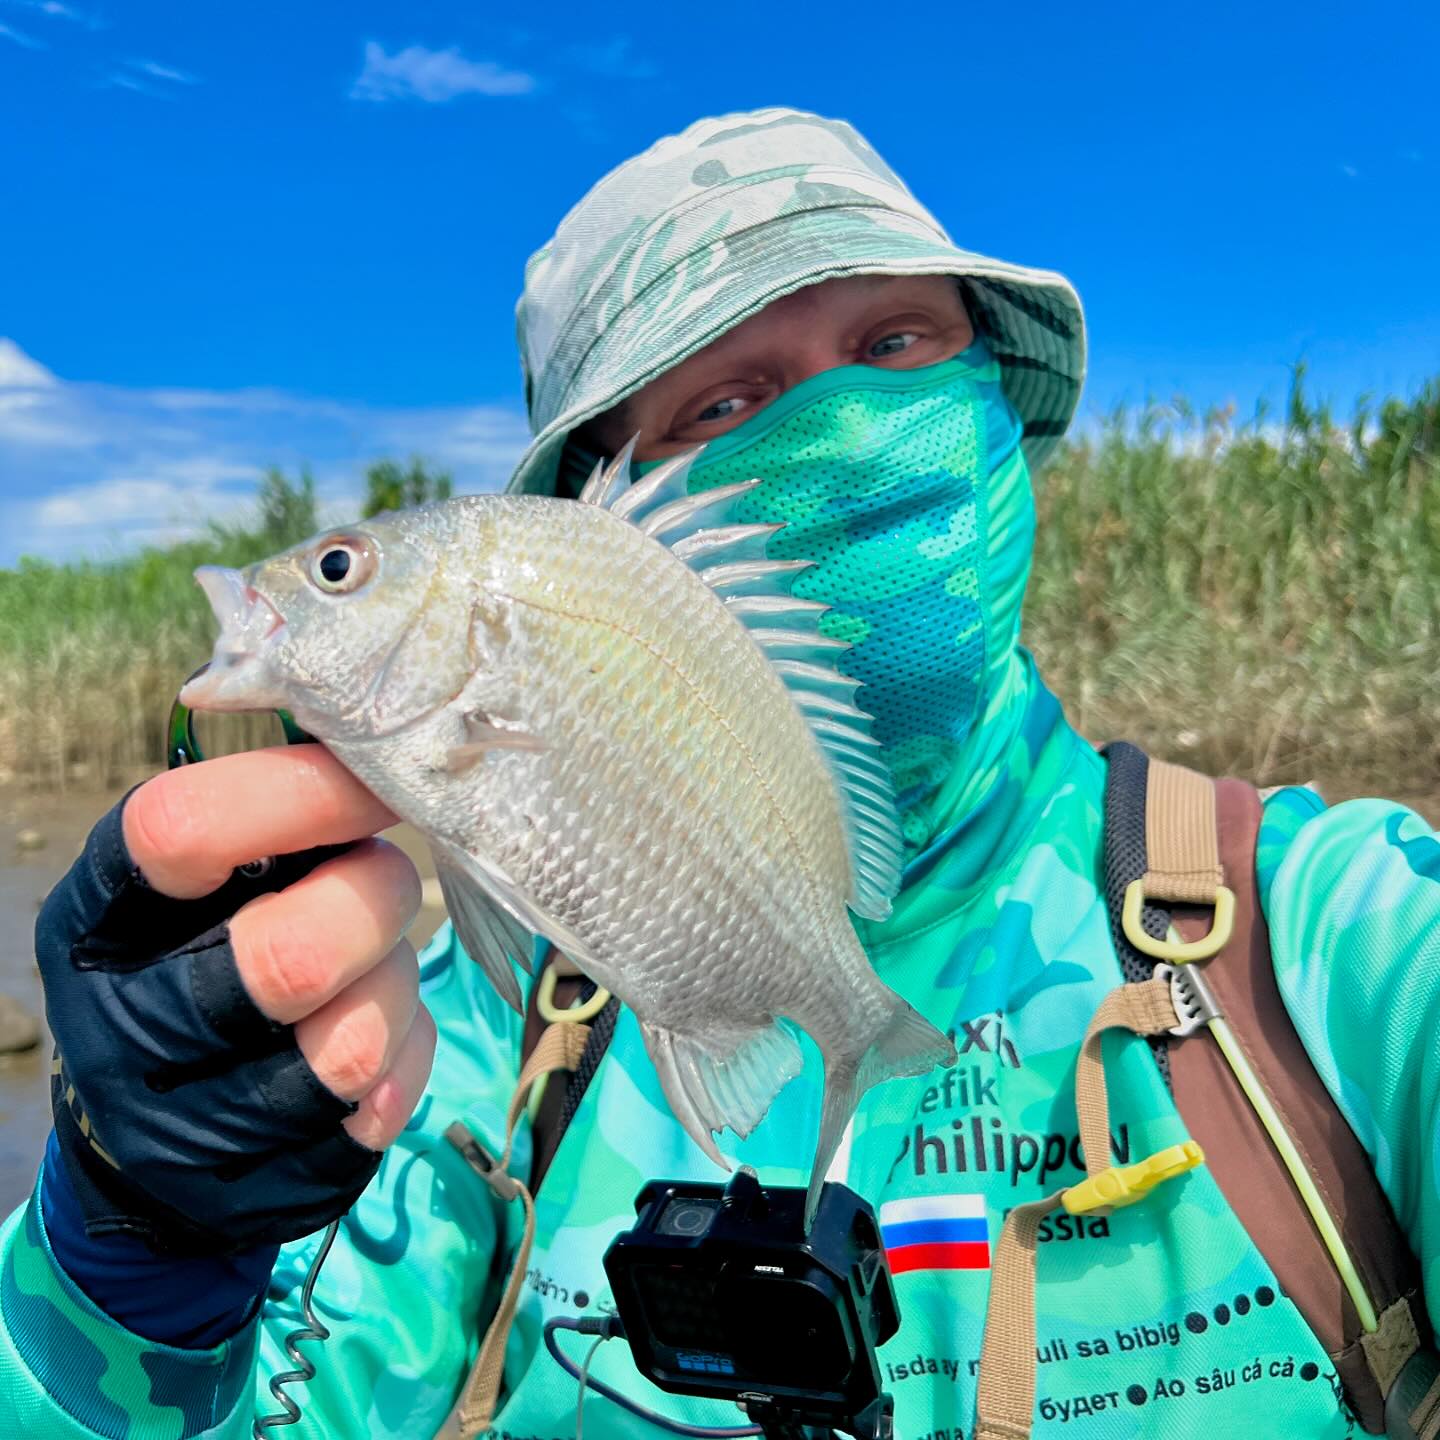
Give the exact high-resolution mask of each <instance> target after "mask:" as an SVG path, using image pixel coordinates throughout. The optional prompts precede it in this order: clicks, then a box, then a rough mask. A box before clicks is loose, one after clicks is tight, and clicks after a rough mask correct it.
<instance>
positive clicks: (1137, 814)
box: [1100, 740, 1170, 1085]
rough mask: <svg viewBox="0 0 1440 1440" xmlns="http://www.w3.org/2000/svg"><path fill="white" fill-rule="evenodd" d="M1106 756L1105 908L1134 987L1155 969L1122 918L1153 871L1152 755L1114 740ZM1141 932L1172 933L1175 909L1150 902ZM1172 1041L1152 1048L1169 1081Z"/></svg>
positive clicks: (1157, 1040) (1156, 1041)
mask: <svg viewBox="0 0 1440 1440" xmlns="http://www.w3.org/2000/svg"><path fill="white" fill-rule="evenodd" d="M1100 753H1101V754H1102V755H1104V756H1105V759H1106V761H1107V769H1106V775H1105V840H1104V861H1105V909H1106V912H1107V913H1108V915H1109V917H1110V935H1111V938H1112V939H1113V941H1114V943H1115V954H1116V955H1117V957H1118V958H1119V960H1120V972H1121V974H1123V975H1124V977H1125V979H1126V980H1128V981H1129V982H1131V983H1132V984H1134V983H1136V982H1138V981H1141V980H1148V979H1150V977H1151V974H1152V973H1153V971H1154V969H1155V961H1154V959H1153V958H1152V957H1151V956H1149V955H1146V954H1143V953H1142V952H1141V951H1139V950H1137V949H1136V948H1135V947H1134V946H1133V945H1132V944H1131V943H1130V941H1129V940H1127V939H1126V938H1125V928H1124V925H1123V924H1122V915H1123V912H1124V908H1125V892H1126V890H1127V889H1129V887H1130V885H1131V884H1132V882H1134V881H1136V880H1140V879H1143V878H1144V875H1145V871H1146V870H1147V869H1148V868H1149V864H1148V860H1147V857H1146V853H1145V800H1146V795H1147V788H1148V780H1149V775H1150V757H1149V756H1148V755H1146V753H1145V752H1144V751H1143V750H1141V749H1140V748H1139V747H1138V746H1136V745H1132V744H1130V743H1129V741H1127V740H1115V741H1112V742H1111V743H1110V744H1109V745H1107V746H1105V748H1104V749H1103V750H1102V751H1101V752H1100ZM1140 924H1141V928H1142V929H1143V930H1144V931H1145V933H1146V934H1147V935H1150V936H1153V937H1154V938H1155V939H1156V940H1163V939H1164V938H1165V936H1166V934H1167V933H1168V932H1169V929H1170V911H1169V910H1168V909H1167V908H1165V907H1164V906H1162V905H1152V904H1151V903H1150V902H1149V901H1148V900H1147V901H1146V902H1145V906H1144V908H1143V909H1142V910H1141V912H1140ZM1167 1043H1168V1041H1167V1037H1166V1036H1164V1035H1158V1036H1154V1037H1152V1038H1151V1040H1150V1048H1151V1049H1152V1050H1153V1051H1154V1052H1155V1063H1156V1064H1157V1065H1159V1067H1160V1073H1161V1075H1163V1076H1164V1077H1165V1083H1166V1085H1169V1083H1170V1054H1169V1051H1168V1049H1167V1048H1166V1047H1167Z"/></svg>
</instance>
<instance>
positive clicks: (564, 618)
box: [181, 449, 955, 1223]
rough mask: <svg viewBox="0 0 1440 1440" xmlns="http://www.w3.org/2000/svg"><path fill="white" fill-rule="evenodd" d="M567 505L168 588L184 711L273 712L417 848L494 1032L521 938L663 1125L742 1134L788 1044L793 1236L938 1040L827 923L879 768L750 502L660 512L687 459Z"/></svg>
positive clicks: (784, 1062)
mask: <svg viewBox="0 0 1440 1440" xmlns="http://www.w3.org/2000/svg"><path fill="white" fill-rule="evenodd" d="M696 453H698V452H690V453H689V454H687V455H684V456H679V457H676V458H675V459H673V460H670V461H667V462H666V463H665V464H663V465H661V466H659V467H657V468H656V469H654V470H653V471H651V472H649V473H648V474H647V475H646V476H645V477H644V478H643V479H641V480H639V481H638V482H636V483H634V484H633V485H632V484H631V483H630V480H629V450H628V449H627V450H626V452H624V453H623V454H622V455H621V456H620V457H619V458H618V459H617V460H616V461H614V462H613V463H612V464H611V465H610V466H609V467H608V468H607V469H600V468H597V470H596V473H595V475H594V476H592V478H591V480H590V483H589V484H588V485H587V486H586V488H585V491H584V492H583V493H582V495H581V497H580V500H581V503H578V504H577V503H576V502H575V501H573V500H564V499H550V498H541V497H535V496H504V495H484V496H479V495H477V496H466V497H462V498H459V499H453V500H446V501H441V502H438V503H436V504H433V505H427V506H424V507H422V508H419V509H416V510H412V511H406V512H401V513H399V514H393V515H386V516H381V517H377V518H376V519H374V520H370V521H366V522H364V523H362V524H358V525H353V526H346V527H344V528H342V529H338V530H333V531H330V532H328V533H326V534H324V535H321V536H319V537H317V538H316V539H314V540H312V541H309V542H307V543H306V544H304V545H301V546H298V547H296V548H295V549H293V550H290V551H288V552H286V553H285V554H283V555H279V556H277V557H276V558H274V559H271V560H267V561H264V562H262V563H260V564H258V565H255V566H252V567H250V568H249V569H248V570H246V571H244V572H243V573H242V572H238V571H234V570H225V569H221V568H218V567H211V566H206V567H202V569H200V570H199V571H197V579H198V580H199V582H200V584H201V585H202V586H203V587H204V589H205V591H206V593H207V595H208V596H209V598H210V602H211V604H212V606H213V608H214V610H215V614H216V616H217V618H218V619H219V621H220V637H219V639H218V641H217V642H216V646H215V654H214V660H213V662H212V664H211V667H210V669H209V670H208V671H207V672H206V673H205V674H204V675H202V676H201V677H199V678H198V679H196V680H193V681H192V682H191V683H190V684H189V685H188V686H186V688H185V689H184V690H183V691H182V693H181V699H182V700H183V701H184V702H185V703H186V704H189V705H193V706H195V707H197V708H200V709H212V710H239V709H256V708H261V707H270V706H274V707H283V708H286V709H288V710H290V711H291V713H292V714H293V715H294V716H295V718H296V720H297V721H298V722H299V723H300V724H301V725H302V726H303V727H304V728H305V729H306V730H308V731H309V732H310V733H311V734H313V735H315V736H316V737H317V738H319V739H320V740H322V741H323V742H324V743H325V744H326V745H327V746H328V747H329V749H330V750H331V751H332V752H333V753H334V754H335V755H336V756H337V757H338V758H339V759H340V761H341V762H342V763H343V764H344V765H346V766H347V767H348V768H349V769H350V770H351V771H352V772H353V773H354V774H355V775H356V776H357V777H358V778H359V779H360V780H361V781H362V782H363V783H364V784H365V785H367V786H369V788H370V789H371V790H373V791H374V792H375V794H376V795H378V796H379V797H380V798H381V799H382V800H384V801H385V803H386V804H387V805H389V806H390V808H391V809H392V810H394V811H395V813H396V814H398V815H400V816H402V817H404V818H405V819H407V820H409V821H411V822H412V823H413V824H414V825H416V826H417V827H418V828H419V829H420V830H421V831H422V832H423V833H424V834H425V836H426V838H427V839H428V840H429V842H430V844H431V847H432V849H433V851H434V856H435V863H436V868H437V871H438V874H439V877H440V884H441V887H442V889H443V891H444V895H445V900H446V905H447V908H448V909H449V912H450V915H451V918H452V920H453V922H454V924H455V928H456V931H457V933H458V935H459V938H460V940H461V942H462V944H463V945H464V947H465V949H466V951H467V952H468V953H469V954H470V955H471V956H472V957H473V958H474V959H475V960H477V961H478V962H479V963H480V964H481V965H483V966H484V967H485V970H486V972H487V974H488V975H489V977H490V979H491V980H492V982H493V983H494V984H495V986H496V988H497V989H498V990H499V991H500V993H501V994H503V995H504V996H505V998H506V999H507V1000H508V1001H509V1002H510V1003H511V1004H512V1005H514V1006H515V1007H516V1008H517V1009H518V1008H519V1007H520V1003H521V1000H520V987H519V984H518V982H517V979H516V973H515V964H516V963H518V964H519V965H521V966H523V967H525V968H528V966H529V963H530V956H531V946H532V940H531V936H532V935H534V934H539V935H543V936H545V937H546V938H547V939H549V940H550V941H551V942H552V943H553V944H555V945H556V946H558V947H559V949H560V950H562V951H563V952H564V953H565V954H566V955H568V956H569V957H570V958H571V959H573V960H574V961H575V963H576V964H577V965H579V966H580V967H581V969H583V970H584V971H585V972H586V973H587V974H588V975H589V976H590V977H591V979H593V980H594V981H595V982H596V983H597V984H599V985H603V986H604V987H605V988H606V989H608V990H610V991H611V992H612V993H613V994H615V995H617V996H618V997H619V998H620V1000H621V1001H622V1003H624V1004H625V1005H627V1006H629V1008H630V1009H631V1010H632V1011H634V1013H635V1015H636V1017H637V1019H638V1020H639V1022H640V1026H641V1030H642V1032H643V1034H644V1038H645V1043H646V1046H647V1048H648V1050H649V1054H650V1057H651V1059H652V1060H653V1062H654V1064H655V1068H656V1070H657V1071H658V1073H659V1076H660V1080H661V1083H662V1085H663V1087H664V1091H665V1095H666V1098H667V1100H668V1101H669V1103H670V1106H671V1108H672V1110H673V1111H674V1112H675V1115H676V1117H677V1118H678V1119H679V1121H680V1122H681V1124H682V1125H684V1127H685V1129H686V1130H687V1131H688V1132H689V1134H690V1135H691V1136H692V1137H693V1138H694V1140H695V1142H696V1144H698V1145H699V1146H700V1148H701V1149H702V1150H704V1151H705V1153H706V1154H707V1155H709V1156H710V1158H711V1159H713V1160H714V1161H715V1162H716V1163H717V1164H719V1165H721V1166H725V1164H726V1162H725V1161H724V1160H723V1158H722V1157H721V1154H720V1151H719V1150H718V1149H717V1147H716V1145H715V1141H714V1139H713V1135H715V1134H718V1133H719V1132H720V1131H721V1130H722V1129H724V1128H725V1127H726V1126H729V1127H730V1128H731V1129H732V1130H734V1131H735V1132H736V1133H738V1134H739V1135H741V1136H745V1135H748V1134H749V1133H750V1131H751V1130H752V1129H753V1128H754V1127H755V1126H756V1125H757V1124H758V1123H759V1121H760V1120H761V1119H762V1118H763V1116H764V1115H765V1112H766V1111H767V1110H768V1109H769V1106H770V1103H771V1101H772V1100H773V1099H774V1097H775V1095H776V1094H777V1093H778V1091H779V1090H780V1089H781V1087H782V1086H783V1085H785V1084H786V1082H787V1081H789V1080H790V1079H791V1078H793V1077H794V1076H795V1075H796V1074H798V1073H799V1070H800V1068H801V1053H800V1047H799V1044H798V1042H797V1040H796V1038H795V1036H794V1033H793V1032H792V1030H791V1029H789V1028H787V1027H786V1026H785V1025H782V1024H777V1020H779V1019H780V1018H781V1017H783V1018H784V1019H786V1020H788V1021H790V1022H793V1023H794V1024H796V1025H799V1026H800V1027H801V1028H803V1029H804V1030H805V1031H806V1032H808V1033H809V1035H810V1036H811V1037H812V1038H813V1039H814V1040H815V1042H816V1043H817V1045H818V1046H819V1048H820V1050H821V1052H822V1053H823V1055H824V1059H825V1092H824V1100H823V1108H822V1115H821V1123H820V1133H819V1139H818V1144H817V1148H816V1155H815V1162H814V1166H813V1169H812V1172H811V1177H810V1190H809V1196H808V1200H807V1211H806V1217H807V1223H808V1221H809V1219H810V1218H811V1217H812V1216H813V1213H814V1209H815V1205H816V1203H817V1201H818V1199H819V1193H820V1186H821V1184H822V1183H823V1181H824V1176H825V1171H826V1169H827V1168H828V1167H829V1164H830V1162H831V1160H832V1159H833V1157H834V1154H835V1151H836V1148H837V1146H838V1145H839V1142H840V1139H841V1136H842V1134H843V1132H844V1129H845V1126H846V1124H847V1122H848V1121H849V1119H850V1117H851V1115H852V1114H853V1113H854V1109H855V1106H856V1104H857V1102H858V1100H859V1098H860V1096H861V1095H862V1094H863V1093H864V1092H865V1090H866V1089H868V1088H869V1087H870V1086H871V1085H874V1084H876V1083H877V1082H879V1081H881V1080H885V1079H888V1078H890V1077H891V1076H896V1075H917V1074H922V1073H924V1072H925V1071H927V1070H929V1069H930V1068H931V1067H932V1066H934V1065H936V1064H939V1063H945V1064H950V1063H952V1062H953V1061H954V1059H955V1048H954V1045H953V1044H952V1043H951V1041H950V1040H948V1039H947V1038H946V1037H945V1036H944V1035H942V1034H941V1033H940V1032H939V1031H938V1030H937V1029H936V1028H935V1027H934V1026H933V1025H931V1024H930V1022H929V1021H928V1020H926V1019H925V1018H924V1017H923V1016H921V1015H920V1014H919V1013H918V1012H917V1011H915V1010H914V1009H913V1008H912V1007H911V1006H910V1005H908V1004H907V1003H906V1002H905V1001H904V1000H902V999H901V998H900V997H899V996H898V995H897V994H896V993H895V992H894V991H893V990H891V989H890V988H889V987H888V986H886V985H885V984H883V983H882V982H881V980H880V979H879V978H878V976H876V974H875V972H874V971H873V970H872V969H871V967H870V963H869V961H868V959H867V958H866V955H865V952H864V950H863V949H862V948H861V946H860V943H859V941H858V939H857V938H856V935H855V931H854V929H853V927H852V925H851V923H850V919H849V916H848V914H847V909H846V907H847V905H848V906H849V908H850V909H852V910H854V911H855V912H856V913H857V914H859V915H863V916H867V917H870V918H873V919H883V918H884V917H885V916H886V915H888V914H889V911H890V900H891V897H892V896H893V894H894V892H895V890H896V889H897V888H898V885H899V878H900V832H899V827H898V824H897V821H896V815H895V806H894V799H893V793H892V790H891V785H890V778H889V774H888V772H887V770H886V768H885V766H884V764H883V762H882V761H881V760H880V759H879V756H878V747H877V745H876V743H875V741H874V740H873V739H872V738H871V736H870V733H869V718H868V717H867V716H866V715H865V714H864V712H863V711H861V710H860V709H859V708H858V707H857V706H856V705H855V703H854V691H855V689H856V688H857V686H856V682H854V681H852V680H849V679H847V678H846V677H845V676H844V675H843V673H842V672H841V671H840V670H838V669H837V668H836V663H835V662H836V656H837V655H838V654H840V653H842V652H843V651H844V650H845V649H846V648H847V647H846V646H845V645H844V644H843V642H838V641H833V640H829V639H827V638H825V637H824V636H822V635H821V633H820V631H819V630H818V628H817V620H818V617H819V615H820V613H822V612H823V610H824V609H825V607H824V606H823V605H819V604H817V603H815V602H813V601H806V600H801V599H798V598H796V597H794V596H792V595H791V594H790V590H789V585H790V581H791V579H792V578H793V575H794V574H795V572H797V571H798V570H803V569H805V568H807V567H806V565H805V563H804V562H797V561H772V560H770V559H767V558H766V542H767V540H768V539H769V537H770V536H771V535H772V534H773V533H774V532H775V531H776V530H777V529H779V528H780V527H778V526H770V525H746V524H740V523H738V522H737V521H736V519H735V517H734V514H733V509H732V507H733V505H734V502H735V501H737V500H738V499H739V497H740V496H741V495H742V494H744V493H746V492H748V491H749V490H750V489H751V488H753V486H754V485H756V484H758V483H760V482H759V481H749V482H745V483H742V484H738V485H730V486H725V487H721V488H718V489H715V490H711V491H709V492H706V493H702V494H698V495H694V496H691V495H688V494H687V493H686V484H685V476H686V472H687V470H688V468H689V466H690V464H691V463H692V462H693V460H694V456H695V454H696Z"/></svg>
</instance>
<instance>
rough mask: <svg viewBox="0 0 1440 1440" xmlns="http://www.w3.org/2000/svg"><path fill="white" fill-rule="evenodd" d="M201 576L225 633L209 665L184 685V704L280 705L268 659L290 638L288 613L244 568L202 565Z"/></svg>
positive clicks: (206, 706)
mask: <svg viewBox="0 0 1440 1440" xmlns="http://www.w3.org/2000/svg"><path fill="white" fill-rule="evenodd" d="M195 580H196V583H197V584H198V585H199V586H200V588H201V589H202V590H203V591H204V592H205V598H206V599H207V600H209V602H210V608H211V610H213V611H214V612H215V618H216V619H217V620H218V621H219V622H220V634H219V637H218V638H217V639H216V641H215V653H214V655H213V657H212V658H211V661H210V664H209V666H208V667H207V668H206V669H205V671H204V672H203V673H202V674H199V675H197V676H195V677H194V679H192V680H190V681H188V682H187V683H186V684H185V686H184V687H183V688H182V689H181V691H180V703H181V704H182V705H189V706H191V707H193V708H194V709H197V710H254V709H263V708H267V707H269V706H271V705H275V704H278V703H279V701H278V700H277V699H276V698H275V697H274V694H273V689H274V687H273V684H272V683H271V682H270V681H269V678H268V676H267V675H266V673H265V672H266V666H265V657H266V655H267V653H268V652H269V651H271V650H272V649H273V648H274V647H275V646H276V645H277V644H278V643H279V642H280V640H281V639H282V638H283V637H284V634H285V617H284V616H283V615H281V613H280V611H279V610H278V609H276V607H275V605H274V604H273V603H272V602H271V601H270V600H269V599H267V598H266V597H265V596H264V595H262V594H261V593H260V591H258V590H257V589H256V588H255V587H254V586H253V585H251V584H250V583H249V582H248V581H247V580H246V579H245V576H244V575H243V574H242V573H241V572H240V571H239V570H230V569H228V568H226V567H225V566H223V565H202V566H200V568H199V569H198V570H196V572H195Z"/></svg>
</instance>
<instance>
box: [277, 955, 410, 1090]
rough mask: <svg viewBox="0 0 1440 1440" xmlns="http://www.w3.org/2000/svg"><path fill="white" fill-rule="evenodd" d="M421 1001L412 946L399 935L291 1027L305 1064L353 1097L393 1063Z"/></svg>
mask: <svg viewBox="0 0 1440 1440" xmlns="http://www.w3.org/2000/svg"><path fill="white" fill-rule="evenodd" d="M419 1003H420V967H419V965H418V964H416V961H415V947H414V946H413V945H411V944H410V943H409V941H406V940H402V941H401V942H400V944H398V945H397V946H396V947H395V948H394V949H393V950H392V951H391V952H390V953H389V954H388V955H387V956H386V957H385V958H384V959H383V960H382V961H381V962H380V963H379V964H378V965H377V966H376V967H375V968H374V969H373V970H371V971H369V972H367V973H366V974H364V975H362V976H361V977H360V978H359V979H358V980H356V981H355V982H354V983H353V984H350V985H347V986H346V987H345V989H343V990H342V991H341V992H340V993H339V994H338V995H337V996H336V997H335V998H334V999H333V1000H330V1001H328V1002H327V1003H326V1004H324V1005H322V1006H321V1007H320V1008H319V1009H318V1010H316V1011H315V1012H314V1014H311V1015H307V1016H306V1017H305V1018H304V1019H303V1020H301V1021H300V1022H299V1024H297V1025H296V1026H295V1043H296V1045H298V1046H299V1048H300V1053H301V1054H302V1055H303V1056H304V1057H305V1059H306V1060H307V1061H308V1062H309V1064H310V1068H311V1069H312V1070H313V1071H314V1072H315V1074H316V1076H317V1077H318V1078H319V1079H320V1081H321V1082H322V1083H323V1084H324V1085H325V1086H326V1088H327V1089H329V1090H331V1091H333V1092H334V1093H335V1094H336V1095H338V1096H339V1097H340V1098H341V1099H342V1100H358V1099H360V1097H361V1096H362V1095H365V1094H367V1093H368V1092H369V1091H370V1090H373V1089H374V1088H375V1085H376V1083H377V1082H378V1081H379V1079H380V1077H381V1076H382V1075H384V1074H385V1073H386V1071H388V1070H389V1069H390V1067H391V1066H392V1065H393V1064H394V1063H395V1056H396V1054H397V1053H398V1052H399V1049H400V1045H401V1043H402V1042H403V1040H404V1039H405V1036H406V1035H407V1034H408V1033H409V1031H410V1026H411V1023H412V1022H413V1021H414V1019H415V1007H416V1006H417V1005H418V1004H419Z"/></svg>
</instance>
